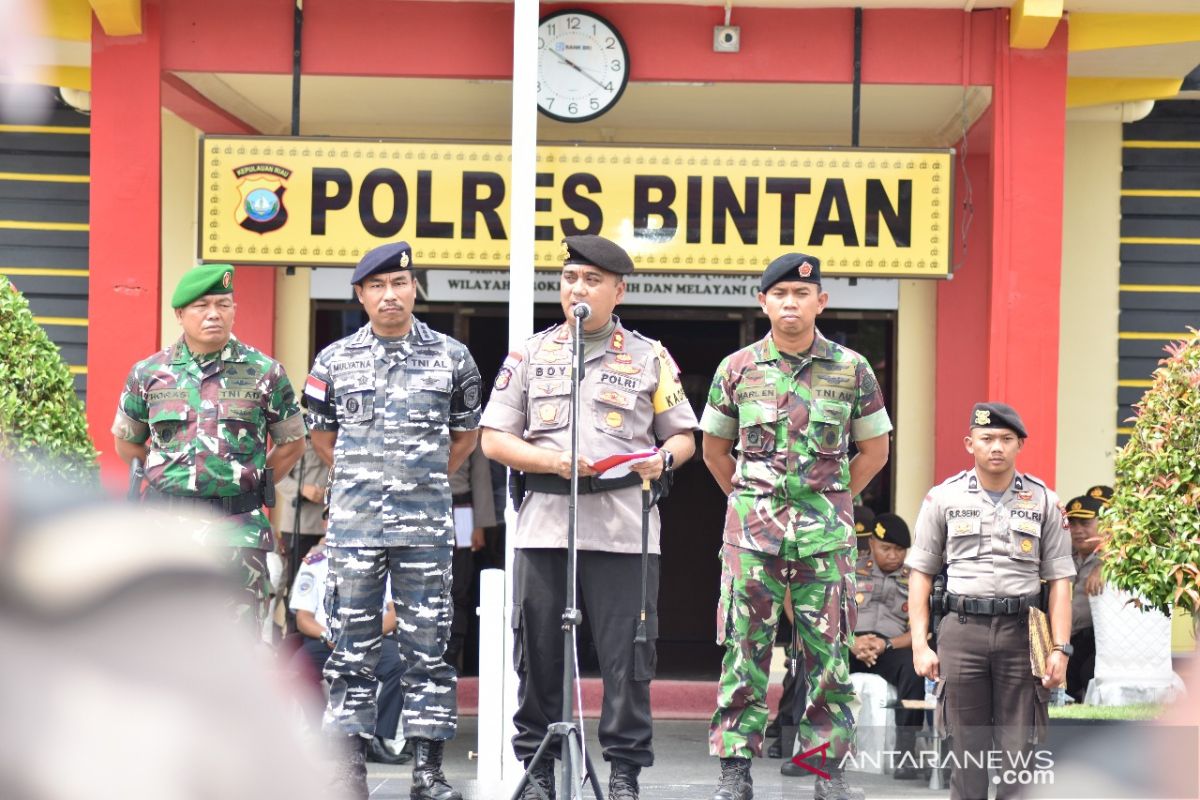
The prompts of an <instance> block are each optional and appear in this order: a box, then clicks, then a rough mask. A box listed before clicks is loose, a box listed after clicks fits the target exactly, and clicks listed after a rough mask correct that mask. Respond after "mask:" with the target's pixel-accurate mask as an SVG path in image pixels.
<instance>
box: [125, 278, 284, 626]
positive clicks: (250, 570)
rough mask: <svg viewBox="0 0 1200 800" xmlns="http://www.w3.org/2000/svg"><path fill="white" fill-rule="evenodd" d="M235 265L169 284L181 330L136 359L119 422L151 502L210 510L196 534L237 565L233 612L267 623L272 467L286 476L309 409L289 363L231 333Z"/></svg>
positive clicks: (128, 456)
mask: <svg viewBox="0 0 1200 800" xmlns="http://www.w3.org/2000/svg"><path fill="white" fill-rule="evenodd" d="M233 276H234V268H233V267H232V266H231V265H229V264H204V265H202V266H199V267H195V268H194V269H190V270H188V271H187V272H185V273H184V274H183V277H182V278H180V280H179V283H178V284H177V285H176V287H175V291H174V292H173V293H172V295H171V307H172V308H174V309H175V319H176V321H177V322H178V323H179V326H180V328H182V330H183V333H182V335H181V336H180V337H179V339H178V340H177V341H176V342H175V343H174V344H172V345H171V346H170V347H167V348H165V349H163V350H160V351H158V352H157V353H155V354H153V355H151V356H150V357H149V358H146V359H144V360H142V361H139V362H138V363H136V364H134V365H133V369H131V370H130V371H129V377H128V379H127V380H126V381H125V389H124V391H122V392H121V398H120V400H119V401H118V403H117V414H116V417H115V418H114V420H113V425H112V434H113V444H114V448H115V450H116V452H117V455H119V456H120V457H121V458H122V459H123V460H124V461H125V462H126V463H129V462H131V461H132V460H133V459H135V458H137V459H140V460H141V462H142V464H143V465H144V466H145V476H146V482H147V484H148V486H149V488H148V489H147V492H146V500H147V502H153V503H157V504H159V505H165V506H167V507H168V508H170V509H171V511H172V512H174V513H180V514H188V515H190V514H193V513H199V514H200V515H201V516H203V517H206V518H207V519H208V521H207V522H205V523H203V524H202V525H200V526H199V527H198V528H197V530H196V534H195V535H196V538H197V539H199V540H201V541H202V542H203V543H204V544H206V545H209V546H216V547H220V548H222V549H223V552H224V553H225V559H226V560H228V561H229V562H230V563H231V564H232V565H234V569H235V570H236V571H237V573H238V576H239V581H240V583H241V585H242V586H243V591H241V592H240V593H238V595H237V596H236V597H234V598H231V600H230V606H231V611H232V615H233V617H234V618H235V619H237V620H238V621H240V622H244V623H246V624H248V625H249V624H253V625H254V627H255V631H258V629H260V628H261V627H262V621H263V618H264V616H265V613H266V599H267V552H268V551H269V550H270V549H271V548H272V541H271V525H270V523H269V522H268V521H267V517H266V515H265V514H264V513H263V511H262V507H263V505H264V504H268V505H269V504H270V502H271V501H272V498H273V494H274V493H273V489H274V486H273V484H272V483H271V482H270V481H269V479H268V476H270V475H272V471H273V478H271V479H270V480H274V481H278V480H281V479H282V478H283V476H284V475H286V474H287V472H288V470H290V469H291V468H292V465H293V464H295V463H296V460H297V459H299V458H300V455H301V454H302V453H303V452H304V415H303V414H302V413H301V412H300V405H299V403H297V401H296V393H295V391H294V390H293V389H292V384H291V382H290V381H288V377H287V373H285V372H284V369H283V365H282V364H280V363H279V362H278V361H276V360H275V359H273V358H271V357H269V356H267V355H266V354H264V353H262V352H259V351H258V350H256V349H255V348H253V347H250V346H249V345H247V344H244V343H242V342H240V341H238V339H237V337H236V336H234V335H233V322H234V315H235V311H236V308H237V306H236V305H235V303H234V301H233ZM268 434H270V438H271V442H272V443H273V445H274V447H273V448H271V449H270V450H269V451H268V449H267V435H268Z"/></svg>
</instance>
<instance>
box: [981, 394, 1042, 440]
mask: <svg viewBox="0 0 1200 800" xmlns="http://www.w3.org/2000/svg"><path fill="white" fill-rule="evenodd" d="M971 428H972V429H974V428H1008V429H1009V430H1010V431H1012V432H1013V433H1015V434H1016V435H1017V436H1019V437H1021V438H1022V439H1024V438H1025V437H1027V436H1028V435H1029V434H1027V433H1026V432H1025V423H1023V422H1021V415H1020V414H1018V413H1017V410H1016V409H1015V408H1013V407H1012V406H1010V405H1005V404H1004V403H976V404H975V407H974V408H973V409H971Z"/></svg>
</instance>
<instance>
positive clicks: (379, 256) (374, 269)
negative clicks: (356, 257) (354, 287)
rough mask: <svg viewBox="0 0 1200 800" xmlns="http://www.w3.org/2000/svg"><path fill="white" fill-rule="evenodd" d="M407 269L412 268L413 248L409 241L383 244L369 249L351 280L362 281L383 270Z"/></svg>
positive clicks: (397, 270) (354, 281) (398, 270)
mask: <svg viewBox="0 0 1200 800" xmlns="http://www.w3.org/2000/svg"><path fill="white" fill-rule="evenodd" d="M406 269H408V270H411V269H412V248H411V247H409V246H408V242H391V243H390V244H381V245H379V247H376V248H375V249H374V250H368V251H367V254H366V255H365V256H363V257H362V260H361V261H359V262H358V266H357V267H355V268H354V277H353V278H351V279H350V282H351V283H362V282H363V281H365V280H366V279H367V278H369V277H371V276H372V275H378V274H379V273H381V272H400V271H401V270H406Z"/></svg>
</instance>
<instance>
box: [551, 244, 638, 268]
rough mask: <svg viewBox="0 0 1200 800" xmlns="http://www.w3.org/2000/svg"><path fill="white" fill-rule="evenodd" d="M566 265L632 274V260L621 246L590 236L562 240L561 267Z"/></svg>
mask: <svg viewBox="0 0 1200 800" xmlns="http://www.w3.org/2000/svg"><path fill="white" fill-rule="evenodd" d="M568 264H589V265H591V266H593V267H599V268H600V269H602V270H604V271H605V272H613V273H616V274H617V275H628V274H629V273H631V272H633V259H632V258H630V257H629V254H628V253H626V252H625V250H624V249H623V248H622V247H621V245H619V244H617V243H616V242H612V241H609V240H608V239H605V238H604V237H603V236H593V235H591V234H581V235H579V236H568V237H567V238H565V239H563V266H564V267H565V266H567V265H568Z"/></svg>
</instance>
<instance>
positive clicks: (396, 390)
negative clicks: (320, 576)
mask: <svg viewBox="0 0 1200 800" xmlns="http://www.w3.org/2000/svg"><path fill="white" fill-rule="evenodd" d="M412 269H413V263H412V249H411V248H410V247H409V246H408V244H406V243H405V242H396V243H392V244H386V245H383V246H381V247H377V248H375V249H374V250H371V251H370V252H368V253H367V254H366V255H365V256H363V258H362V260H361V261H359V263H358V267H357V268H356V269H355V270H354V276H353V277H352V278H351V283H353V285H354V293H355V295H356V296H357V297H358V301H359V302H360V303H361V304H362V306H363V308H364V309H366V312H367V316H368V317H369V318H370V322H369V323H368V324H367V325H365V326H363V327H362V328H360V329H359V330H358V331H356V332H355V333H353V334H351V335H350V336H347V337H346V338H344V339H340V340H338V341H336V342H334V343H333V344H331V345H330V346H329V347H326V348H325V349H324V350H322V351H321V352H320V353H319V354H318V355H317V358H316V361H315V362H314V363H313V367H312V373H311V374H310V375H309V377H308V381H307V383H306V384H305V387H304V395H305V399H306V401H307V404H308V409H309V423H310V426H311V428H312V443H313V448H314V449H315V450H316V451H317V453H318V454H320V456H321V457H322V458H323V459H324V460H325V461H326V462H327V463H330V464H332V465H333V468H334V469H333V478H332V481H331V489H332V491H331V500H330V513H329V528H328V534H327V539H326V543H327V546H328V550H329V553H330V576H331V584H332V585H331V586H330V591H331V592H332V594H333V598H332V599H333V603H334V606H335V608H334V613H332V614H331V615H330V620H331V622H332V625H333V634H334V638H335V639H336V642H337V644H336V646H335V647H334V650H333V654H332V655H331V656H330V657H329V661H328V662H327V663H326V666H325V677H326V678H328V679H329V682H330V684H329V706H328V708H327V709H326V712H325V728H326V730H327V731H329V732H330V733H332V734H334V735H335V736H340V737H341V738H342V739H343V740H344V741H343V742H342V744H345V745H347V747H346V757H345V760H344V761H343V762H342V764H341V767H342V769H341V773H340V776H339V778H340V781H341V782H342V783H343V784H344V786H345V788H346V789H347V790H348V791H349V792H350V793H351V794H352V795H353V796H356V797H364V798H365V797H366V796H367V785H366V764H365V755H364V752H363V749H364V744H365V740H364V738H363V737H370V736H371V735H373V733H374V730H375V715H376V707H375V689H376V681H375V675H374V669H375V666H376V663H377V662H378V659H379V650H380V639H379V631H380V619H379V615H380V609H381V608H382V607H383V593H384V587H385V584H386V581H387V578H388V575H389V574H390V576H391V585H392V595H393V596H392V600H393V601H394V602H395V604H396V616H397V618H398V619H399V620H400V624H399V629H398V632H397V635H398V637H399V644H400V657H401V659H402V660H403V661H404V677H403V684H404V710H403V714H402V719H403V721H404V731H405V735H406V736H407V737H408V738H409V739H410V740H411V741H412V744H413V784H412V792H411V796H412V798H413V800H459V798H460V797H461V796H460V795H459V793H458V792H456V791H454V790H453V789H452V788H450V786H449V784H447V783H446V779H445V775H444V774H443V772H442V749H443V746H444V742H445V740H446V739H450V738H452V737H453V736H454V731H455V727H456V724H457V718H458V717H457V715H458V703H457V700H456V693H455V690H456V683H457V676H456V675H455V673H454V669H453V668H452V667H450V666H448V665H447V664H446V663H445V662H444V660H443V658H442V656H443V653H444V652H445V650H446V639H447V636H448V632H449V630H450V615H451V612H452V606H451V599H450V589H451V572H450V564H451V555H452V552H453V547H454V521H453V516H452V512H451V504H450V483H449V478H448V476H449V475H450V473H452V472H454V471H455V470H456V469H458V467H459V465H460V464H462V463H463V461H464V460H465V459H466V458H467V456H468V455H470V453H471V451H472V450H473V449H474V448H475V444H476V440H477V438H478V433H477V429H478V427H479V394H480V379H479V370H478V369H476V367H475V361H474V360H473V359H472V358H471V354H470V353H468V352H467V348H466V347H465V346H463V345H462V343H460V342H458V341H455V340H454V339H451V338H450V337H448V336H445V335H443V334H441V333H437V332H435V331H433V330H431V329H430V328H429V327H428V326H427V325H425V324H424V323H423V322H421V321H420V320H418V319H416V318H415V317H413V313H412V309H413V304H414V303H415V302H416V295H417V288H416V280H415V278H414V277H413V274H412ZM327 602H329V600H328V599H327Z"/></svg>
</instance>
